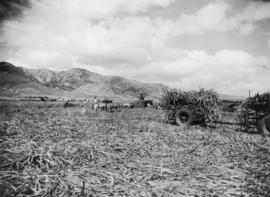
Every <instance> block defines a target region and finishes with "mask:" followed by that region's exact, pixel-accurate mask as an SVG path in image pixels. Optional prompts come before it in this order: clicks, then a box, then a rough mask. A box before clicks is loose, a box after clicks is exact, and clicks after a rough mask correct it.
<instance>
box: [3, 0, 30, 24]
mask: <svg viewBox="0 0 270 197" xmlns="http://www.w3.org/2000/svg"><path fill="white" fill-rule="evenodd" d="M29 7H30V1H29V0H1V2H0V24H1V23H2V22H4V21H5V20H10V19H13V18H16V17H19V16H21V14H22V13H23V12H24V10H25V9H26V8H29Z"/></svg>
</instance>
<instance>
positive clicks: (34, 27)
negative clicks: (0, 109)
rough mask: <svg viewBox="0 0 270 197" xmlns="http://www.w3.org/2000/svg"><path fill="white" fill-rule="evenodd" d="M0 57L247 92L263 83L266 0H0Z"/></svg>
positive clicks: (268, 60) (268, 34)
mask: <svg viewBox="0 0 270 197" xmlns="http://www.w3.org/2000/svg"><path fill="white" fill-rule="evenodd" d="M0 61H8V62H11V63H13V64H14V65H16V66H24V67H28V68H49V69H53V70H67V69H70V68H74V67H81V68H86V69H88V70H90V71H93V72H98V73H100V74H105V75H121V76H124V77H127V78H130V79H136V80H139V81H145V82H158V83H164V84H166V85H169V86H171V87H176V88H182V89H185V90H189V89H197V88H199V87H204V88H207V89H209V88H214V89H216V90H217V91H219V92H221V93H225V94H234V95H244V96H246V95H247V94H248V91H249V90H251V91H252V92H253V93H255V92H256V91H260V92H263V91H267V90H268V89H269V86H270V77H269V76H270V1H268V0H54V1H49V0H2V1H1V3H0Z"/></svg>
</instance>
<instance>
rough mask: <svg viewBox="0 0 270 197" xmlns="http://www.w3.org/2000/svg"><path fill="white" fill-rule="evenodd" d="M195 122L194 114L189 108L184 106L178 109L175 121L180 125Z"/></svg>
mask: <svg viewBox="0 0 270 197" xmlns="http://www.w3.org/2000/svg"><path fill="white" fill-rule="evenodd" d="M192 122H193V116H192V113H191V111H189V110H188V109H185V108H182V109H179V110H177V111H176V113H175V123H176V124H177V125H178V126H187V125H191V124H192Z"/></svg>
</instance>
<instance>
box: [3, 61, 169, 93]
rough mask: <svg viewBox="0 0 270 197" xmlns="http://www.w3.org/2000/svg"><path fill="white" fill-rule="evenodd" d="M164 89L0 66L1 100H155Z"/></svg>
mask: <svg viewBox="0 0 270 197" xmlns="http://www.w3.org/2000/svg"><path fill="white" fill-rule="evenodd" d="M164 88H168V87H167V86H165V85H162V84H151V83H142V82H139V81H135V80H129V79H126V78H123V77H120V76H104V75H100V74H97V73H94V72H90V71H88V70H86V69H81V68H74V69H71V70H67V71H52V70H48V69H28V68H24V67H16V66H14V65H12V64H10V63H8V62H0V91H1V93H0V96H26V95H27V96H29V95H30V96H31V95H39V96H40V95H46V96H63V97H86V96H89V97H93V96H97V97H103V98H104V97H106V98H114V97H115V98H134V97H136V98H137V97H138V96H139V95H140V94H144V95H147V96H149V97H152V98H158V97H160V95H161V94H162V89H164Z"/></svg>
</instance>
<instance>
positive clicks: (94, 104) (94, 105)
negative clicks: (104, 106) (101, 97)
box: [92, 97, 98, 112]
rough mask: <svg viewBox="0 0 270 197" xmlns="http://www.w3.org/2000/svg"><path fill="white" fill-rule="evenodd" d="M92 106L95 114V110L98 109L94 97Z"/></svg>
mask: <svg viewBox="0 0 270 197" xmlns="http://www.w3.org/2000/svg"><path fill="white" fill-rule="evenodd" d="M93 102H94V103H93V105H92V108H93V110H94V111H95V112H97V109H98V100H97V97H94V100H93Z"/></svg>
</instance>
